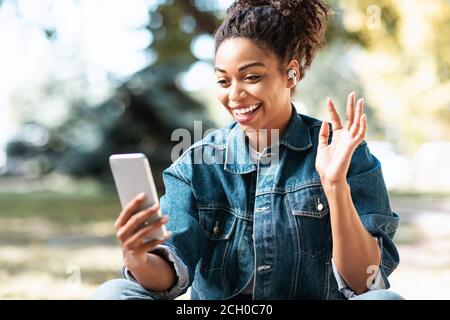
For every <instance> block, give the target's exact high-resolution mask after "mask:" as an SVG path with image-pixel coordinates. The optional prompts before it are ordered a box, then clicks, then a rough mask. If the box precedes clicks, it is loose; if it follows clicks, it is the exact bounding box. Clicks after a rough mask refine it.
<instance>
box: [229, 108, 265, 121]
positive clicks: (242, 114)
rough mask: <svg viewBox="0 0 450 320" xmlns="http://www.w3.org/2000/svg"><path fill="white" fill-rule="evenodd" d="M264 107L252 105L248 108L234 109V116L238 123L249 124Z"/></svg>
mask: <svg viewBox="0 0 450 320" xmlns="http://www.w3.org/2000/svg"><path fill="white" fill-rule="evenodd" d="M261 106H262V103H258V104H254V105H251V106H249V107H247V108H239V109H233V110H232V112H233V115H234V117H235V118H236V120H237V121H238V122H241V123H242V122H248V121H250V120H252V119H253V117H254V115H255V114H256V113H257V111H258V110H259V109H260V107H261Z"/></svg>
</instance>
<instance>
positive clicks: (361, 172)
mask: <svg viewBox="0 0 450 320" xmlns="http://www.w3.org/2000/svg"><path fill="white" fill-rule="evenodd" d="M347 182H348V184H349V185H350V190H351V196H352V200H353V203H354V205H355V208H356V211H357V212H358V214H359V217H360V219H361V221H362V223H363V225H364V227H365V228H366V229H367V231H368V232H370V233H371V234H372V236H374V237H376V238H377V239H378V242H379V246H380V249H381V265H380V266H379V270H380V272H381V276H382V278H383V280H384V284H385V286H386V288H387V289H388V288H389V287H390V284H389V281H388V279H387V278H388V276H389V275H390V274H391V273H392V272H393V271H394V269H395V268H396V267H397V266H398V264H399V262H400V257H399V255H398V251H397V248H396V247H395V244H394V242H393V238H394V235H395V232H396V231H397V228H398V226H399V223H400V219H399V216H398V215H397V214H396V213H395V212H393V211H392V210H391V207H390V203H389V196H388V193H387V190H386V185H385V183H384V179H383V174H382V171H381V164H380V162H379V161H378V159H377V158H376V157H375V156H373V155H372V154H371V153H370V151H369V148H368V146H367V143H366V141H363V142H362V143H361V144H360V145H359V146H358V147H357V148H356V150H355V152H354V154H353V157H352V160H351V163H350V168H349V171H348V173H347ZM372 272H373V271H372ZM372 272H370V271H368V274H371V273H372Z"/></svg>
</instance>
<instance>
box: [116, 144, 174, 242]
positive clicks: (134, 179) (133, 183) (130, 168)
mask: <svg viewBox="0 0 450 320" xmlns="http://www.w3.org/2000/svg"><path fill="white" fill-rule="evenodd" d="M109 164H110V166H111V171H112V174H113V177H114V182H115V185H116V189H117V193H118V194H119V199H120V204H121V206H122V209H123V208H125V206H126V205H127V204H128V203H130V201H131V200H133V199H134V198H135V197H136V196H137V195H138V194H140V193H142V192H144V193H145V201H144V203H143V204H142V205H141V206H140V207H139V208H138V209H137V210H136V211H135V212H134V213H137V212H139V211H142V210H144V209H146V208H149V207H151V206H152V205H154V204H155V203H158V202H159V200H158V194H157V192H156V188H155V182H154V180H153V175H152V171H151V169H150V164H149V162H148V159H147V157H146V156H145V155H144V154H143V153H129V154H113V155H111V156H110V157H109ZM159 217H161V214H160V213H158V215H155V216H153V217H152V218H150V219H148V220H147V221H146V222H145V223H143V224H142V226H141V227H140V228H144V227H145V226H146V225H148V224H149V223H152V222H154V221H156V220H158V219H159ZM166 236H167V230H166V227H165V226H162V227H161V228H159V229H157V230H155V231H154V232H152V233H151V234H150V235H149V236H148V237H147V238H146V239H145V241H146V242H150V241H152V240H163V239H164V237H166Z"/></svg>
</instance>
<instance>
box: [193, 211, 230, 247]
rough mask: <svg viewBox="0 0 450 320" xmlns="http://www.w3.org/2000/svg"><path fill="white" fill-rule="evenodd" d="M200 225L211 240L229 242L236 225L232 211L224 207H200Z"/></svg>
mask: <svg viewBox="0 0 450 320" xmlns="http://www.w3.org/2000/svg"><path fill="white" fill-rule="evenodd" d="M198 210H199V223H200V225H201V226H202V227H203V229H204V230H205V232H206V235H207V236H208V238H210V239H211V240H228V239H229V238H230V237H231V235H232V233H233V229H234V225H235V224H236V217H235V216H234V215H233V214H232V213H231V209H229V208H224V207H222V206H212V205H211V206H210V205H207V206H199V207H198Z"/></svg>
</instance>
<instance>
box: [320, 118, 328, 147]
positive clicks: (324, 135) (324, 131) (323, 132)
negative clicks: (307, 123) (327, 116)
mask: <svg viewBox="0 0 450 320" xmlns="http://www.w3.org/2000/svg"><path fill="white" fill-rule="evenodd" d="M329 135H330V128H329V127H328V123H327V122H326V121H322V125H321V127H320V131H319V148H320V147H326V146H328V137H329Z"/></svg>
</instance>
